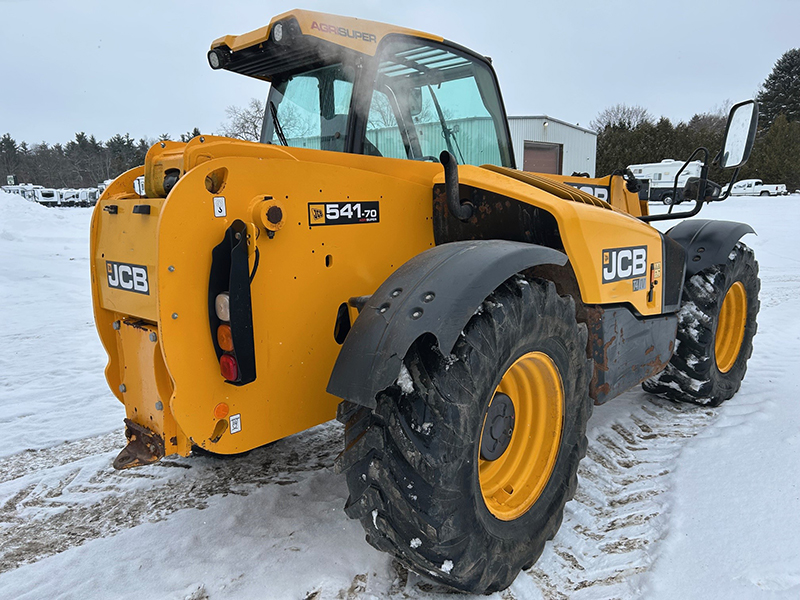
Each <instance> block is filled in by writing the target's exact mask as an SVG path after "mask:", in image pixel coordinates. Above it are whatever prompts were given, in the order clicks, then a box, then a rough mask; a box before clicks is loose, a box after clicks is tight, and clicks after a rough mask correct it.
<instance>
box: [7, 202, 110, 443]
mask: <svg viewBox="0 0 800 600" xmlns="http://www.w3.org/2000/svg"><path fill="white" fill-rule="evenodd" d="M0 208H1V210H2V213H1V214H2V216H1V217H0V290H2V299H3V319H2V327H1V328H0V347H2V349H3V351H2V352H0V374H1V375H0V456H8V455H9V454H15V453H17V452H21V451H22V450H25V449H28V448H44V447H47V446H52V445H54V444H57V443H60V442H63V441H64V440H72V439H78V438H83V437H86V436H87V435H92V434H99V433H104V432H108V431H110V430H112V429H115V428H120V427H121V425H122V419H123V417H124V413H123V410H122V407H121V405H120V404H119V403H118V402H117V401H116V400H115V399H114V397H113V396H112V395H111V393H110V392H109V390H108V387H107V386H106V383H105V380H104V377H103V370H104V368H105V364H106V355H105V351H104V350H103V348H102V346H101V345H100V341H99V339H98V337H97V334H96V332H95V329H94V322H93V317H92V307H91V298H90V294H91V292H90V287H89V282H90V274H89V223H90V219H91V214H92V209H89V208H45V207H44V206H41V205H40V204H36V203H35V202H29V201H27V200H25V199H24V198H21V197H20V196H17V195H15V194H7V193H5V192H0Z"/></svg>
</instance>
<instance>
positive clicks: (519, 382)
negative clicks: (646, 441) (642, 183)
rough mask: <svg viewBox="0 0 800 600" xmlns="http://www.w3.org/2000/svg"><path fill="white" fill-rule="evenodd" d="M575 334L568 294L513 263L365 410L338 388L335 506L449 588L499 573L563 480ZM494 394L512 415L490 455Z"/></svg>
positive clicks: (581, 405) (413, 353)
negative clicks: (448, 338)
mask: <svg viewBox="0 0 800 600" xmlns="http://www.w3.org/2000/svg"><path fill="white" fill-rule="evenodd" d="M586 343H587V331H586V327H585V325H582V324H578V323H577V322H576V320H575V305H574V302H573V300H572V298H570V297H560V296H558V294H557V293H556V289H555V286H554V285H553V284H552V283H550V282H546V281H541V280H535V279H531V280H527V279H523V278H521V277H514V278H512V279H509V280H508V281H506V282H505V283H504V284H503V285H502V286H500V287H499V288H498V289H497V290H495V291H494V292H493V293H492V294H491V295H490V296H489V297H488V298H487V299H486V300H485V301H484V303H483V304H482V306H481V308H479V309H478V311H476V313H475V315H474V316H473V317H472V319H471V320H470V321H469V323H468V324H467V326H466V327H465V329H464V331H463V332H462V335H461V337H460V338H459V339H458V341H457V342H456V345H455V347H454V349H453V352H452V354H450V355H449V356H443V355H442V353H441V352H440V351H439V349H438V346H437V345H436V342H435V339H434V338H433V337H432V336H424V337H423V338H421V339H419V340H418V341H417V342H415V344H414V345H413V346H412V348H411V349H410V350H409V351H408V353H407V355H406V357H405V359H404V364H403V368H402V369H401V372H400V374H399V377H398V382H397V383H396V384H395V385H392V386H390V387H389V388H387V389H386V390H384V391H383V392H381V393H380V394H379V395H378V397H377V406H376V408H375V409H374V410H372V409H369V408H365V407H362V406H358V405H355V404H352V403H349V402H342V403H341V405H340V407H339V419H340V420H341V421H343V422H344V423H345V425H346V429H345V450H344V451H343V452H342V454H341V456H340V458H339V460H338V462H337V467H338V468H339V469H340V470H341V471H344V472H346V475H347V484H348V488H349V492H350V497H349V499H348V501H347V505H346V506H345V511H346V512H347V514H348V515H349V516H350V517H351V518H354V519H359V520H360V521H361V524H362V525H363V526H364V529H365V530H366V532H367V536H366V537H367V541H368V542H369V543H370V544H372V545H373V546H374V547H376V548H378V549H379V550H384V551H386V552H389V553H391V554H393V555H394V556H395V557H396V558H397V559H398V560H399V561H400V562H401V563H403V564H404V565H405V566H407V567H409V568H411V569H413V570H414V571H416V572H418V573H420V574H423V575H425V576H427V577H430V578H432V579H434V580H436V581H438V582H440V583H443V584H445V585H448V586H450V587H453V588H456V589H458V590H462V591H469V592H474V593H491V592H494V591H497V590H501V589H504V588H506V587H507V586H509V585H510V584H511V583H512V582H513V581H514V578H515V577H516V576H517V574H518V573H519V571H520V569H522V568H528V567H529V566H531V565H532V564H533V563H534V562H535V561H536V560H537V559H538V557H539V555H540V554H541V552H542V550H543V548H544V545H545V542H546V541H547V540H549V539H552V538H553V536H554V535H555V533H556V531H557V530H558V528H559V526H560V524H561V520H562V517H563V511H564V505H565V504H566V502H567V501H568V500H570V499H571V498H572V496H573V495H574V493H575V489H576V487H577V470H578V462H579V461H580V460H581V458H583V456H584V455H585V453H586V436H585V431H586V422H587V420H588V418H589V416H590V414H591V410H592V403H591V401H590V399H589V395H588V382H589V373H590V366H589V362H588V361H587V358H586ZM501 392H502V393H501ZM496 394H497V395H496ZM501 396H502V397H503V400H502V402H503V403H505V404H507V403H508V399H509V398H510V399H511V402H512V403H513V404H514V409H515V410H516V421H515V422H514V421H507V422H506V424H507V423H509V422H510V423H512V426H511V429H508V427H506V428H505V429H503V428H502V427H500V428H498V431H499V434H498V435H499V436H500V437H502V433H503V431H506V432H507V433H509V437H508V439H506V440H505V441H504V443H506V444H507V446H506V447H505V451H504V453H503V454H502V456H500V457H499V458H496V462H495V461H494V460H485V459H484V458H483V456H485V455H487V453H485V452H482V450H481V444H482V440H484V441H483V443H487V442H486V441H485V440H487V438H486V435H484V431H483V429H484V421H485V420H486V421H487V427H488V426H489V424H488V420H487V419H486V415H487V411H488V408H489V406H490V404H491V403H492V401H493V399H494V398H495V397H498V398H499V397H501ZM498 402H501V401H498ZM504 410H505V409H504ZM537 411H538V412H537ZM489 414H492V415H494V417H492V418H495V417H496V416H497V415H498V414H499V412H498V410H497V409H495V410H494V411H493V413H489ZM496 422H498V423H500V422H501V421H496ZM490 429H491V427H490ZM501 430H502V431H501ZM512 431H513V433H511V432H512ZM525 432H527V434H528V435H525V434H524V433H525ZM492 435H494V434H492ZM490 441H491V443H492V445H493V447H492V451H493V452H495V453H496V451H497V450H498V448H497V447H496V445H495V440H490ZM537 444H538V445H537ZM500 450H502V447H501V448H500ZM488 455H492V453H488ZM548 457H549V458H548ZM518 459H519V460H518ZM519 465H522V467H521V468H520V467H519ZM485 468H488V469H490V470H489V471H486V470H484V469H485ZM491 469H494V471H491ZM489 486H491V487H489ZM503 490H504V491H503Z"/></svg>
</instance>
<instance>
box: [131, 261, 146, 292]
mask: <svg viewBox="0 0 800 600" xmlns="http://www.w3.org/2000/svg"><path fill="white" fill-rule="evenodd" d="M133 289H134V291H137V292H141V293H143V294H146V293H147V291H148V290H147V271H145V270H144V269H143V268H142V267H133Z"/></svg>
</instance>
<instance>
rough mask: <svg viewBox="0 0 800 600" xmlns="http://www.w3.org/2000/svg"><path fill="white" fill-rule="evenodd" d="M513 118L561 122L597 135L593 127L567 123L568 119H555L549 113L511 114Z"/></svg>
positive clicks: (510, 117) (509, 118)
mask: <svg viewBox="0 0 800 600" xmlns="http://www.w3.org/2000/svg"><path fill="white" fill-rule="evenodd" d="M511 119H542V120H547V121H553V122H554V123H559V124H561V125H565V126H567V127H572V128H573V129H580V130H581V131H584V132H586V133H591V134H592V135H595V136H596V135H597V132H596V131H592V130H591V129H586V127H581V126H580V125H574V124H572V123H567V122H566V121H562V120H561V119H554V118H553V117H550V116H548V115H526V116H513V117H512V116H509V117H508V120H509V121H510V120H511Z"/></svg>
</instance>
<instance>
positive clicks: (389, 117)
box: [364, 90, 408, 158]
mask: <svg viewBox="0 0 800 600" xmlns="http://www.w3.org/2000/svg"><path fill="white" fill-rule="evenodd" d="M389 93H391V92H389ZM364 154H368V155H373V156H388V157H389V158H408V154H407V153H406V147H405V145H404V144H403V138H402V136H401V135H400V128H399V126H398V125H397V117H396V116H395V107H394V106H393V104H392V102H391V101H390V100H389V96H388V95H387V94H385V93H383V92H381V91H378V90H375V91H373V92H372V102H371V103H370V106H369V117H368V119H367V143H366V144H365V148H364Z"/></svg>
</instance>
